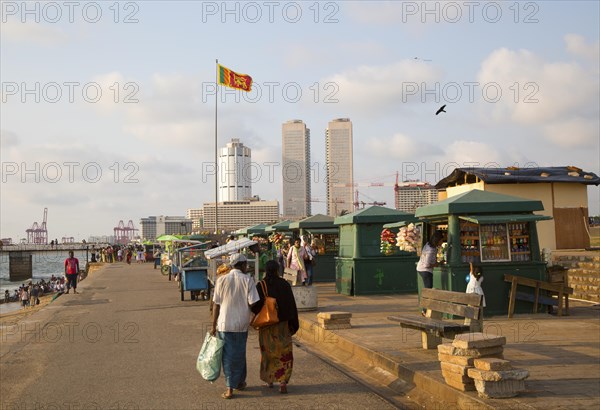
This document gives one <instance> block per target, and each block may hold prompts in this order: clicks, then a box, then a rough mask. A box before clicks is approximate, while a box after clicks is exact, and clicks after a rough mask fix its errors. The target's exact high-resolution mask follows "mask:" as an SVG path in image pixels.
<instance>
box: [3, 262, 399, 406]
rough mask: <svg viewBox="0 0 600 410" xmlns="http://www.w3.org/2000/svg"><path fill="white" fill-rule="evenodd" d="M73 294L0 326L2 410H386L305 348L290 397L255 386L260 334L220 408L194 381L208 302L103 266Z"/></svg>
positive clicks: (214, 390) (124, 268) (163, 282)
mask: <svg viewBox="0 0 600 410" xmlns="http://www.w3.org/2000/svg"><path fill="white" fill-rule="evenodd" d="M78 290H79V292H80V293H78V294H73V293H72V292H71V293H70V294H68V295H62V296H60V297H59V298H58V299H56V300H55V301H54V302H52V303H51V304H49V305H48V306H46V307H45V308H44V309H42V310H39V311H35V312H28V313H27V315H26V316H25V317H22V316H21V315H20V314H19V315H10V314H9V315H7V316H2V317H0V409H2V410H67V409H68V410H96V409H111V410H125V409H127V410H132V409H140V410H147V409H157V410H172V409H207V410H208V409H219V410H222V409H238V410H239V409H244V410H245V409H280V408H286V409H297V410H299V409H306V410H309V409H311V410H312V409H322V410H342V409H393V408H397V407H401V408H406V407H407V406H403V405H400V406H398V405H394V404H391V403H390V402H388V401H386V400H384V399H382V398H381V397H380V396H379V395H377V394H375V393H373V392H372V391H371V390H370V389H368V388H366V387H365V386H363V385H362V384H361V383H358V382H357V381H356V380H355V379H353V378H352V377H349V376H348V375H346V374H344V373H343V372H340V371H339V370H337V369H336V368H335V367H332V366H330V365H329V364H327V362H325V361H323V360H321V359H320V358H319V357H317V356H315V355H312V354H310V353H309V352H307V351H306V350H304V349H303V348H298V346H296V347H294V370H293V374H292V379H291V381H290V384H289V387H288V391H289V394H287V395H282V394H279V393H278V391H277V389H269V388H266V387H263V386H262V384H263V383H262V382H261V381H260V379H259V366H260V351H259V347H258V334H257V332H256V331H254V330H251V331H250V332H249V335H248V344H247V364H248V379H247V381H248V388H247V389H246V390H245V391H243V392H236V395H235V397H234V399H233V400H224V399H222V398H221V393H223V392H224V391H225V384H224V379H223V377H222V376H221V378H219V380H217V381H216V382H215V383H214V384H211V383H209V382H207V381H205V380H203V379H202V378H201V377H200V375H199V374H198V372H197V371H196V368H195V365H196V358H197V356H198V352H199V350H200V346H201V345H202V341H203V338H204V335H205V334H206V332H207V330H208V328H209V326H210V323H211V322H210V316H209V309H208V302H207V301H198V302H196V301H190V300H189V293H187V294H186V299H187V300H186V301H183V302H182V301H180V294H179V291H178V289H177V284H176V283H175V282H169V281H167V278H166V277H165V276H162V275H161V274H160V271H159V270H154V269H152V264H149V263H147V264H139V265H136V264H133V265H130V266H129V265H126V264H124V263H115V264H110V265H107V266H105V267H103V268H102V270H100V271H97V272H93V273H91V274H90V275H89V276H88V278H87V279H86V280H84V281H83V282H82V283H81V284H80V286H79V287H78Z"/></svg>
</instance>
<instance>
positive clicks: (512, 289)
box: [508, 277, 517, 319]
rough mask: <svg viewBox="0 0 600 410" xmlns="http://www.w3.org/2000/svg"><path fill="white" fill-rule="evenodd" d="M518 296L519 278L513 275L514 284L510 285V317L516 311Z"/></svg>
mask: <svg viewBox="0 0 600 410" xmlns="http://www.w3.org/2000/svg"><path fill="white" fill-rule="evenodd" d="M516 297H517V278H516V277H513V279H512V284H511V286H510V300H509V302H508V318H509V319H510V318H511V317H513V313H514V312H515V299H516Z"/></svg>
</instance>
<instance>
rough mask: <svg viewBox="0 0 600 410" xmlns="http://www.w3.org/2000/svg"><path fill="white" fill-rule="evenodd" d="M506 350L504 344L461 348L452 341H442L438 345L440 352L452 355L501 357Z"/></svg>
mask: <svg viewBox="0 0 600 410" xmlns="http://www.w3.org/2000/svg"><path fill="white" fill-rule="evenodd" d="M503 352H504V347H503V346H494V347H484V348H481V349H461V348H459V347H455V346H453V345H452V343H442V344H440V345H438V353H441V354H447V355H452V356H468V357H473V358H478V357H489V356H494V357H499V356H498V355H501V354H502V353H503Z"/></svg>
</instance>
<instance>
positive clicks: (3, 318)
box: [0, 293, 55, 326]
mask: <svg viewBox="0 0 600 410" xmlns="http://www.w3.org/2000/svg"><path fill="white" fill-rule="evenodd" d="M54 295H55V294H54V293H53V294H51V295H45V296H42V297H41V298H40V304H39V305H36V306H28V307H26V308H22V307H20V308H19V309H18V310H14V311H9V312H2V313H0V326H1V325H4V324H6V323H11V324H14V323H15V322H19V321H21V320H23V319H25V318H27V317H28V316H30V315H31V314H33V313H35V312H37V311H38V310H41V309H43V308H44V307H45V306H46V305H48V304H49V303H51V302H52V298H53V297H54ZM15 303H16V302H15ZM11 305H12V303H11Z"/></svg>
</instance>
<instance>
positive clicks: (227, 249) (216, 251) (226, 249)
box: [204, 238, 257, 259]
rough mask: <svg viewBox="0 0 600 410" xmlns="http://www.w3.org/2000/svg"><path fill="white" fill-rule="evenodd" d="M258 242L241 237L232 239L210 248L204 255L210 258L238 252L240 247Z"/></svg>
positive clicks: (246, 246)
mask: <svg viewBox="0 0 600 410" xmlns="http://www.w3.org/2000/svg"><path fill="white" fill-rule="evenodd" d="M256 243H257V242H256V241H252V240H250V239H248V238H241V239H238V240H237V241H231V242H229V243H227V244H225V245H221V246H219V247H218V248H213V249H208V250H207V251H205V252H204V256H206V257H207V258H208V259H213V258H218V257H219V256H223V255H229V254H231V253H234V252H238V251H239V250H240V249H244V248H248V247H250V246H252V245H255V244H256Z"/></svg>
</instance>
